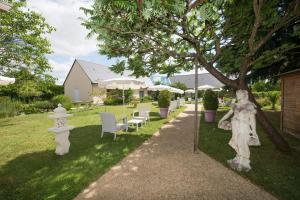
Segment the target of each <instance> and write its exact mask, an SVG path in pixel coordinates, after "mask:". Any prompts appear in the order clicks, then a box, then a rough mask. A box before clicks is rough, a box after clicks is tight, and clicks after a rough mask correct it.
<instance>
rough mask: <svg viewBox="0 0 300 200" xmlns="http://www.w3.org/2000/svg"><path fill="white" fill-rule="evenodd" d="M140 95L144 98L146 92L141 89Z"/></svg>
mask: <svg viewBox="0 0 300 200" xmlns="http://www.w3.org/2000/svg"><path fill="white" fill-rule="evenodd" d="M139 96H140V98H143V97H144V96H145V93H144V91H143V90H141V91H140V92H139Z"/></svg>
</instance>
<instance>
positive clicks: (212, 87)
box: [198, 85, 219, 90]
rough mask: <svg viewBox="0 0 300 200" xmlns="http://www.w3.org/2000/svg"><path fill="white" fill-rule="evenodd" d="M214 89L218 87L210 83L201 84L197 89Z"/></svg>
mask: <svg viewBox="0 0 300 200" xmlns="http://www.w3.org/2000/svg"><path fill="white" fill-rule="evenodd" d="M209 89H210V90H216V89H219V87H215V86H212V85H201V86H199V87H198V90H209Z"/></svg>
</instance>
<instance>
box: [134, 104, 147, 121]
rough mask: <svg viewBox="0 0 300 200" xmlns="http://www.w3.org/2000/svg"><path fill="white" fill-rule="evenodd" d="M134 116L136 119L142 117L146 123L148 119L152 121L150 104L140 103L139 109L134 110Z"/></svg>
mask: <svg viewBox="0 0 300 200" xmlns="http://www.w3.org/2000/svg"><path fill="white" fill-rule="evenodd" d="M137 114H138V115H137ZM132 117H133V118H134V119H141V120H143V122H144V123H145V124H146V122H147V121H150V106H148V105H138V106H137V110H135V111H134V112H133V114H132Z"/></svg>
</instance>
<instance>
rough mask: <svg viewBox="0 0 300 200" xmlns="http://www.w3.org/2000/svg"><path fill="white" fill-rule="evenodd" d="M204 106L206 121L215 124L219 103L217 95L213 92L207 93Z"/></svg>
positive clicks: (204, 97)
mask: <svg viewBox="0 0 300 200" xmlns="http://www.w3.org/2000/svg"><path fill="white" fill-rule="evenodd" d="M203 106H204V116H205V121H206V122H215V119H216V110H217V109H218V107H219V101H218V97H217V95H216V94H215V93H214V92H213V91H212V90H207V91H205V93H204V96H203Z"/></svg>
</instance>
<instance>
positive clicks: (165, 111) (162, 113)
mask: <svg viewBox="0 0 300 200" xmlns="http://www.w3.org/2000/svg"><path fill="white" fill-rule="evenodd" d="M159 110H160V117H161V118H167V117H168V112H169V108H159Z"/></svg>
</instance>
